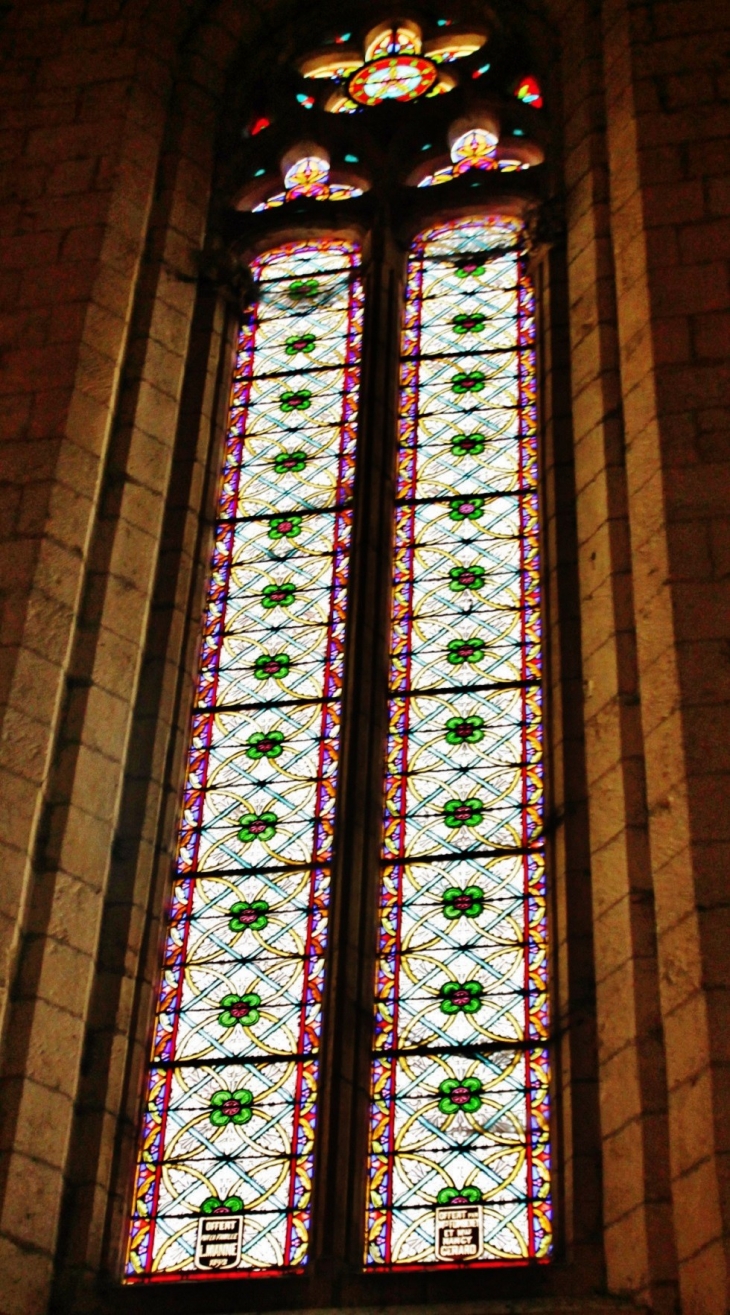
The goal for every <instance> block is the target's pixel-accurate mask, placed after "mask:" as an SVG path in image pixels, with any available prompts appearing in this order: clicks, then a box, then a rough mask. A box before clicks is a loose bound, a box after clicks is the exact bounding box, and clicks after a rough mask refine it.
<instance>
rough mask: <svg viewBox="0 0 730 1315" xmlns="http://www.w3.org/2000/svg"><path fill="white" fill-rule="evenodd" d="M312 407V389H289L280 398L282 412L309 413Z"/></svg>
mask: <svg viewBox="0 0 730 1315" xmlns="http://www.w3.org/2000/svg"><path fill="white" fill-rule="evenodd" d="M311 405H312V392H311V389H310V388H299V389H292V388H288V389H287V391H286V392H285V393H282V394H281V397H280V398H279V406H280V407H281V410H282V411H308V410H309V408H310V406H311Z"/></svg>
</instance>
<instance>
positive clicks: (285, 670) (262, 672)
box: [253, 653, 291, 680]
mask: <svg viewBox="0 0 730 1315" xmlns="http://www.w3.org/2000/svg"><path fill="white" fill-rule="evenodd" d="M290 667H291V658H290V657H289V654H288V653H262V654H261V655H260V656H259V657H257V659H256V661H255V662H254V664H253V674H254V676H255V677H256V680H268V679H269V678H270V677H271V676H275V677H276V679H277V680H283V679H284V677H285V676H288V675H289V669H290Z"/></svg>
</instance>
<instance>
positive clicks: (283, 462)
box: [127, 238, 362, 1278]
mask: <svg viewBox="0 0 730 1315" xmlns="http://www.w3.org/2000/svg"><path fill="white" fill-rule="evenodd" d="M359 261H360V256H359V251H358V248H357V246H356V245H355V244H353V243H351V242H343V241H338V240H335V239H332V238H325V239H322V240H319V241H307V242H298V243H297V242H294V243H289V244H287V245H284V246H281V247H279V248H275V249H274V250H273V251H271V252H269V253H268V254H267V255H265V256H263V257H262V258H261V259H260V260H259V261H257V262H255V264H254V269H253V273H254V276H255V278H256V279H257V281H258V291H259V296H258V303H257V308H256V310H255V311H252V312H251V313H250V314H249V315H248V316H247V319H246V322H245V323H244V325H243V328H242V330H241V335H240V341H239V348H238V355H237V359H236V368H235V378H234V384H233V395H232V401H231V410H230V422H229V430H228V438H227V446H226V454H225V464H224V468H223V476H222V481H221V487H220V494H219V498H218V514H217V525H216V536H215V549H214V554H213V561H212V564H211V575H210V587H209V592H208V601H207V606H206V610H205V617H204V626H203V640H202V648H201V656H200V670H199V677H198V686H197V696H196V707H195V712H194V716H193V724H192V731H191V744H190V753H189V759H188V775H187V781H186V786H185V799H184V811H183V817H182V823H181V827H180V838H179V848H178V858H177V872H176V881H175V886H174V890H173V895H172V903H171V909H170V913H169V929H168V934H167V939H166V944H165V955H164V965H163V977H162V985H161V988H160V998H159V1007H158V1013H157V1019H156V1023H155V1035H154V1043H153V1052H152V1063H151V1067H150V1073H149V1083H148V1093H147V1104H146V1108H145V1112H144V1116H143V1130H142V1140H141V1146H140V1159H139V1167H138V1171H137V1181H136V1190H135V1200H134V1214H133V1224H132V1231H131V1236H130V1246H129V1257H128V1262H127V1266H128V1268H127V1273H128V1274H129V1275H130V1276H131V1277H146V1276H156V1277H160V1278H162V1277H165V1276H172V1275H188V1276H190V1275H194V1274H197V1275H204V1274H206V1273H208V1274H210V1273H215V1272H217V1271H218V1270H220V1269H225V1270H230V1269H242V1270H285V1269H291V1268H296V1267H297V1266H299V1265H300V1264H301V1263H302V1262H303V1260H304V1259H305V1257H306V1253H307V1238H308V1231H309V1208H310V1202H311V1180H312V1163H313V1146H314V1135H315V1128H316V1119H317V1085H318V1061H319V1045H320V1032H321V1022H322V1011H321V1004H322V984H323V974H324V965H325V954H326V947H327V912H328V904H329V868H330V861H331V856H332V832H333V823H334V811H335V792H336V786H337V764H338V756H339V745H340V691H341V686H342V663H343V650H344V639H345V612H346V598H347V574H348V560H349V541H350V526H351V514H352V491H353V479H354V470H355V440H356V421H357V405H358V388H359V362H360V336H361V323H362V284H361V282H360V278H359ZM221 1261H223V1262H224V1263H221ZM231 1262H233V1263H231Z"/></svg>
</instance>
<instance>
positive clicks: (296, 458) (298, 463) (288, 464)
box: [274, 452, 307, 475]
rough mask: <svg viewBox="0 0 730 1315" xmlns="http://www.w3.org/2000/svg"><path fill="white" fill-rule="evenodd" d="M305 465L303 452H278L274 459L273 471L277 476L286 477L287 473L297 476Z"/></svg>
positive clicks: (305, 460)
mask: <svg viewBox="0 0 730 1315" xmlns="http://www.w3.org/2000/svg"><path fill="white" fill-rule="evenodd" d="M306 464H307V457H306V453H304V452H279V453H278V455H277V456H275V457H274V470H275V471H276V474H277V475H286V474H288V473H289V472H292V473H294V474H299V472H300V471H301V470H304V467H305V466H306Z"/></svg>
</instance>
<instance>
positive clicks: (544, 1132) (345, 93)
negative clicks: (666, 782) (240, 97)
mask: <svg viewBox="0 0 730 1315" xmlns="http://www.w3.org/2000/svg"><path fill="white" fill-rule="evenodd" d="M361 37H362V39H361V40H358V39H357V36H356V35H355V34H353V33H349V32H341V33H336V34H334V35H333V37H332V40H331V42H330V44H329V45H327V46H324V47H323V48H322V49H320V50H319V51H317V52H314V53H304V54H303V55H302V56H301V59H300V61H299V65H298V71H297V73H296V75H294V74H292V75H291V95H292V103H293V104H294V101H296V104H297V106H298V108H296V109H295V110H294V111H293V114H292V115H290V116H288V117H287V116H284V117H283V118H281V117H280V118H279V120H277V118H276V114H275V113H274V112H273V111H270V110H269V109H268V106H267V105H266V104H263V103H262V104H261V106H260V107H259V109H258V111H257V113H256V115H255V117H254V119H253V120H252V121H251V123H250V125H249V135H248V137H247V142H246V146H245V149H244V160H245V165H246V170H245V171H246V172H247V174H248V177H247V178H245V179H244V181H243V182H242V183H241V185H240V186H239V188H238V200H237V209H238V215H237V219H236V221H235V222H236V224H237V226H238V233H237V238H236V241H237V244H238V249H239V250H240V251H243V252H245V253H246V256H247V259H248V262H249V268H250V272H251V291H250V294H249V295H248V297H247V298H246V300H245V305H244V308H243V312H242V323H241V327H240V332H239V338H238V348H237V354H236V361H235V368H234V375H233V383H232V390H231V401H230V409H229V418H228V426H227V433H226V438H225V453H224V459H223V466H222V474H221V478H220V487H219V493H218V500H217V510H216V521H215V533H214V547H213V554H212V561H211V566H210V573H209V580H208V590H207V601H206V605H205V610H204V623H203V636H202V643H201V648H200V656H199V669H198V676H197V685H196V692H195V698H194V707H193V713H192V721H191V731H190V740H189V751H188V757H187V774H186V780H185V786H184V799H183V807H182V820H181V823H180V831H179V841H178V850H177V862H176V872H175V878H174V886H173V893H172V898H171V901H170V906H169V910H168V918H167V928H166V933H165V943H164V955H163V967H162V975H161V985H160V987H159V993H158V1002H157V1012H156V1020H155V1025H154V1036H153V1042H152V1056H151V1062H150V1066H149V1070H148V1074H147V1087H146V1094H145V1103H144V1111H143V1115H142V1121H141V1132H140V1150H139V1159H138V1164H137V1170H136V1178H135V1186H134V1200H133V1207H132V1225H131V1231H130V1242H129V1251H128V1260H127V1271H126V1273H127V1278H128V1280H129V1281H131V1282H139V1281H142V1282H144V1281H147V1282H154V1281H155V1280H160V1281H162V1280H166V1281H169V1280H172V1279H175V1278H180V1279H189V1278H194V1277H197V1278H205V1277H210V1276H213V1275H229V1276H230V1275H236V1274H238V1275H245V1274H253V1273H257V1274H267V1273H268V1274H286V1273H296V1272H299V1271H301V1270H302V1268H303V1266H305V1264H307V1262H308V1260H309V1258H310V1254H311V1245H312V1244H311V1242H310V1239H311V1237H312V1236H313V1227H314V1234H315V1235H317V1236H318V1238H319V1240H318V1243H317V1245H318V1247H319V1250H320V1253H323V1252H325V1251H326V1241H324V1240H323V1239H324V1234H325V1232H326V1227H327V1224H326V1221H327V1219H328V1218H329V1219H330V1220H331V1219H332V1218H333V1217H334V1215H335V1214H336V1212H337V1210H338V1208H339V1207H338V1204H337V1202H338V1200H339V1199H340V1197H339V1196H338V1186H337V1178H338V1166H337V1163H336V1162H335V1163H334V1168H333V1157H334V1159H335V1160H336V1155H337V1152H336V1151H335V1150H334V1149H333V1147H334V1146H335V1141H334V1140H333V1139H332V1137H330V1139H329V1146H330V1149H329V1151H328V1152H327V1151H325V1149H324V1146H323V1141H324V1123H325V1121H324V1119H323V1118H322V1115H321V1112H320V1111H321V1108H322V1106H323V1103H324V1105H325V1107H326V1120H327V1123H328V1125H329V1128H332V1127H334V1126H335V1125H338V1124H341V1123H348V1126H349V1127H351V1129H352V1132H351V1140H350V1146H351V1147H352V1148H353V1153H354V1161H355V1164H354V1168H353V1166H352V1165H349V1166H347V1171H346V1172H347V1175H348V1182H349V1183H350V1187H349V1189H348V1192H346V1193H345V1196H346V1198H347V1200H346V1205H345V1208H344V1213H345V1214H346V1215H348V1219H349V1223H348V1225H347V1226H348V1228H349V1230H350V1233H351V1235H352V1236H356V1235H358V1233H359V1238H360V1241H359V1244H354V1245H355V1249H358V1250H359V1256H360V1262H359V1263H360V1264H361V1265H362V1266H363V1267H365V1268H367V1267H371V1268H374V1269H377V1268H378V1267H381V1268H396V1267H404V1268H407V1267H411V1268H413V1267H442V1268H443V1267H453V1266H459V1267H462V1268H463V1267H465V1266H484V1265H511V1264H521V1265H524V1264H529V1263H537V1262H540V1261H544V1260H546V1259H548V1258H549V1255H550V1249H551V1214H550V1171H549V1120H548V1093H549V1085H550V1082H549V1061H548V1053H547V1039H548V1023H547V1009H548V1006H547V944H546V914H545V855H544V848H543V833H544V828H543V776H542V703H541V625H540V575H539V561H538V549H539V518H538V504H537V482H538V481H537V452H536V443H537V427H536V397H535V388H536V367H535V332H534V323H535V315H534V305H533V292H532V287H531V282H530V274H529V268H528V257H527V240H526V225H525V216H526V214H527V212H528V210H529V206H530V204H531V203H532V202H533V201H534V200H536V199H537V198H538V196H539V191H536V190H535V188H536V187H537V188H538V189H539V186H540V184H539V176H540V175H539V172H537V173H536V174H535V175H534V177H536V179H537V180H538V181H537V182H535V183H534V182H533V181H532V179H533V175H532V173H531V171H532V169H533V167H534V166H536V165H539V163H540V161H541V160H542V158H543V152H542V149H541V147H540V145H539V142H538V140H537V138H538V137H539V135H540V132H541V128H540V118H539V116H538V117H537V119H534V120H533V116H535V114H536V108H535V107H539V105H540V104H541V99H540V90H539V87H538V85H537V83H536V82H535V79H534V77H532V76H530V75H525V74H524V72H523V74H522V76H521V77H519V78H511V79H510V80H509V83H508V85H504V76H503V75H500V76H501V77H502V81H501V82H500V76H496V75H495V77H493V78H491V79H489V78H488V76H487V75H488V74H489V70H490V64H489V62H488V61H487V59H486V58H485V46H486V42H487V39H488V33H487V32H486V30H476V29H475V28H474V27H473V26H472V27H468V28H467V26H466V25H464V24H459V23H458V22H456V21H453V20H451V19H450V18H448V17H447V18H445V19H442V20H439V22H434V21H426V19H424V20H423V22H422V23H421V22H416V21H415V20H414V19H408V20H405V19H396V18H393V19H392V20H390V21H386V22H383V23H380V24H378V25H376V26H375V27H372V28H370V30H365V31H364V32H363V33H362V34H361ZM272 97H273V93H272ZM273 103H276V104H277V105H280V104H281V96H280V95H279V96H278V98H277V97H273V99H272V104H273ZM297 115H298V122H296V117H297ZM307 115H309V116H311V125H312V126H311V129H310V131H309V132H308V133H307V135H304V134H303V133H302V132H301V130H299V129H300V125H301V124H302V123H303V120H304V118H305V117H306V116H307ZM345 116H351V117H345ZM295 123H296V129H297V130H298V131H297V130H294V129H293V127H292V125H293V124H295ZM425 132H428V136H429V140H427V141H426V142H424V141H423V140H422V137H423V135H424V133H425ZM393 214H397V216H398V218H397V221H396V220H394V219H393V218H392V216H393ZM384 253H387V255H384ZM384 262H385V263H388V262H389V269H390V270H391V272H392V271H393V270H396V271H397V269H398V266H399V262H400V269H401V276H402V280H403V283H402V287H403V295H402V298H401V299H400V301H399V304H398V306H397V307H396V310H397V311H398V330H397V332H398V337H399V346H398V347H397V349H395V350H391V349H390V346H389V344H388V334H387V320H388V315H389V314H390V316H391V321H393V319H394V314H393V306H392V304H391V309H390V310H388V306H387V305H386V303H387V302H388V298H387V297H386V298H383V297H382V296H381V295H379V290H378V289H379V279H380V283H381V285H382V278H381V275H382V271H383V268H384ZM391 300H392V299H391ZM396 392H397V393H398V404H397V407H396V406H392V407H391V406H389V403H388V398H389V397H394V396H395V394H396ZM396 412H397V415H396ZM366 429H368V430H369V433H370V434H371V436H372V434H373V433H375V431H376V430H377V431H378V438H377V443H376V446H377V447H378V451H379V453H380V458H379V460H378V461H376V460H375V459H374V458H373V454H372V450H370V451H368V448H367V443H366V441H365V439H364V437H363V433H364V431H365V430H366ZM370 448H371V449H372V444H371V445H370ZM393 470H394V471H395V476H394V482H395V496H394V497H393V498H392V500H391V502H390V503H388V501H387V489H388V488H389V487H390V482H389V475H390V472H392V471H393ZM373 515H375V516H377V515H380V516H381V517H382V518H383V524H387V525H388V527H389V532H388V534H387V535H385V537H384V539H383V542H385V539H387V545H386V546H385V547H384V548H383V550H382V552H381V554H380V560H381V567H378V566H377V564H376V565H375V566H374V565H373V557H372V554H371V553H370V551H369V550H368V548H367V532H366V530H365V529H364V528H363V527H364V526H365V524H366V522H367V521H368V517H370V516H373ZM358 527H359V528H358ZM381 568H382V570H381ZM378 570H381V576H382V578H381V580H380V583H381V585H382V587H375V588H373V572H374V573H375V576H376V577H377V574H378ZM386 582H389V587H386ZM375 584H376V586H377V579H376V580H375ZM366 595H369V596H370V603H369V604H365V603H364V602H363V599H364V598H365V596H366ZM368 607H369V608H370V611H369V612H368V611H367V608H368ZM368 616H369V618H370V623H368V620H367V617H368ZM388 617H390V622H389V623H388ZM386 634H387V635H388V640H387V650H388V652H387V661H386V653H385V652H384V645H383V643H382V642H381V638H382V636H384V635H386ZM386 668H387V670H388V671H389V675H388V676H387V678H386ZM366 690H367V694H366V693H365V691H366ZM367 700H369V703H368V705H367V707H366V706H365V703H366V701H367ZM386 704H387V709H388V710H387V715H386ZM378 709H381V712H380V713H379V712H378ZM386 720H387V732H386V733H383V732H384V731H385V722H386ZM363 723H364V724H365V730H364V732H363V731H362V724H363ZM358 725H360V729H359V730H358V729H357V727H358ZM358 737H359V738H358ZM365 742H367V744H368V745H369V746H370V749H369V752H368V753H367V754H365V755H363V761H362V762H359V761H357V760H358V756H359V754H360V749H361V747H362V745H363V744H364V743H365ZM358 746H359V747H358ZM341 769H342V770H341ZM358 772H359V773H360V776H359V778H358V779H360V780H361V782H362V779H363V774H364V777H366V778H367V781H366V789H365V790H364V791H363V790H360V793H359V794H358V788H357V787H356V777H357V776H358ZM367 799H376V800H379V801H380V810H379V811H380V818H381V821H380V823H379V824H378V827H377V832H378V834H377V835H374V834H371V833H372V832H373V830H374V828H373V827H372V826H371V825H370V821H369V819H370V818H371V817H372V809H370V812H368V808H369V805H368V804H367V802H366V800H367ZM358 828H359V829H360V830H359V833H362V835H363V836H364V839H363V841H362V848H363V852H365V851H367V852H366V857H365V859H364V860H363V861H362V862H361V863H360V866H359V868H358V869H357V873H355V868H354V866H353V865H352V864H351V865H350V867H349V868H348V860H347V857H346V851H347V844H348V836H349V843H350V850H352V836H353V835H354V834H355V832H356V831H357V829H358ZM378 853H379V859H378V858H377V855H378ZM368 855H370V856H371V857H372V859H373V861H370V858H369V857H368ZM363 872H365V873H366V875H365V876H363V875H362V873H363ZM350 903H352V905H353V907H354V906H355V905H357V907H358V908H359V909H360V913H359V914H358V915H357V917H353V918H352V919H350V921H349V922H348V918H347V908H348V905H349V904H350ZM335 914H336V915H337V916H336V917H335ZM353 928H354V930H353ZM351 953H352V955H353V957H354V958H355V959H357V960H358V962H359V963H360V964H364V965H365V966H366V967H365V969H363V971H362V972H361V974H360V978H361V982H362V980H365V981H366V990H367V993H368V995H367V997H366V998H364V997H363V996H362V994H361V996H360V999H359V1002H356V1005H355V1006H354V1010H355V1013H356V1014H357V1013H358V1010H359V1016H360V1017H362V1016H363V1014H366V1015H367V1017H366V1022H365V1024H363V1026H362V1027H360V1029H359V1031H358V1032H357V1034H356V1035H354V1036H353V1038H352V1045H351V1047H350V1048H351V1049H352V1051H353V1052H354V1057H353V1058H352V1059H351V1071H352V1073H355V1074H360V1075H361V1076H362V1075H364V1074H366V1073H368V1072H369V1073H370V1079H369V1085H368V1083H361V1084H360V1086H361V1090H359V1091H356V1090H354V1086H356V1085H357V1084H356V1083H355V1084H354V1086H353V1083H352V1082H350V1083H349V1084H348V1082H347V1081H345V1080H344V1079H343V1077H342V1064H341V1063H340V1062H339V1061H338V1059H337V1053H338V1051H339V1052H341V1051H342V1049H343V1046H344V1047H345V1048H347V1045H348V1044H349V1038H347V1037H343V1036H342V1035H340V1036H339V1038H338V1037H337V1036H336V1035H335V1033H336V1030H337V1027H338V1026H339V1028H340V1032H342V1027H343V1025H342V1021H341V1020H340V1023H339V1024H338V1023H337V1021H336V1016H337V1014H338V1009H339V1001H340V999H341V998H343V996H345V995H347V988H346V985H345V977H344V976H343V973H344V974H345V976H346V971H347V965H346V960H347V958H348V956H349V955H350V954H351ZM343 964H344V965H345V966H344V967H343V966H342V965H343ZM338 965H339V966H338ZM368 973H369V976H368ZM364 999H365V1003H364ZM368 999H369V1009H368V1008H367V1007H366V1006H367V1000H368ZM328 1029H329V1036H328V1035H327V1032H328ZM335 1070H337V1076H335ZM328 1135H329V1133H328ZM338 1144H339V1146H340V1154H341V1147H342V1145H343V1143H342V1140H340V1142H339V1143H338ZM327 1161H329V1167H328V1169H325V1164H326V1162H327ZM342 1172H343V1174H345V1168H344V1166H343V1169H342ZM317 1202H319V1205H317ZM313 1214H314V1216H316V1220H318V1221H319V1222H318V1223H317V1222H316V1220H315V1223H314V1225H313ZM323 1221H324V1222H323ZM351 1250H352V1247H351ZM353 1254H354V1252H353Z"/></svg>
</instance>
